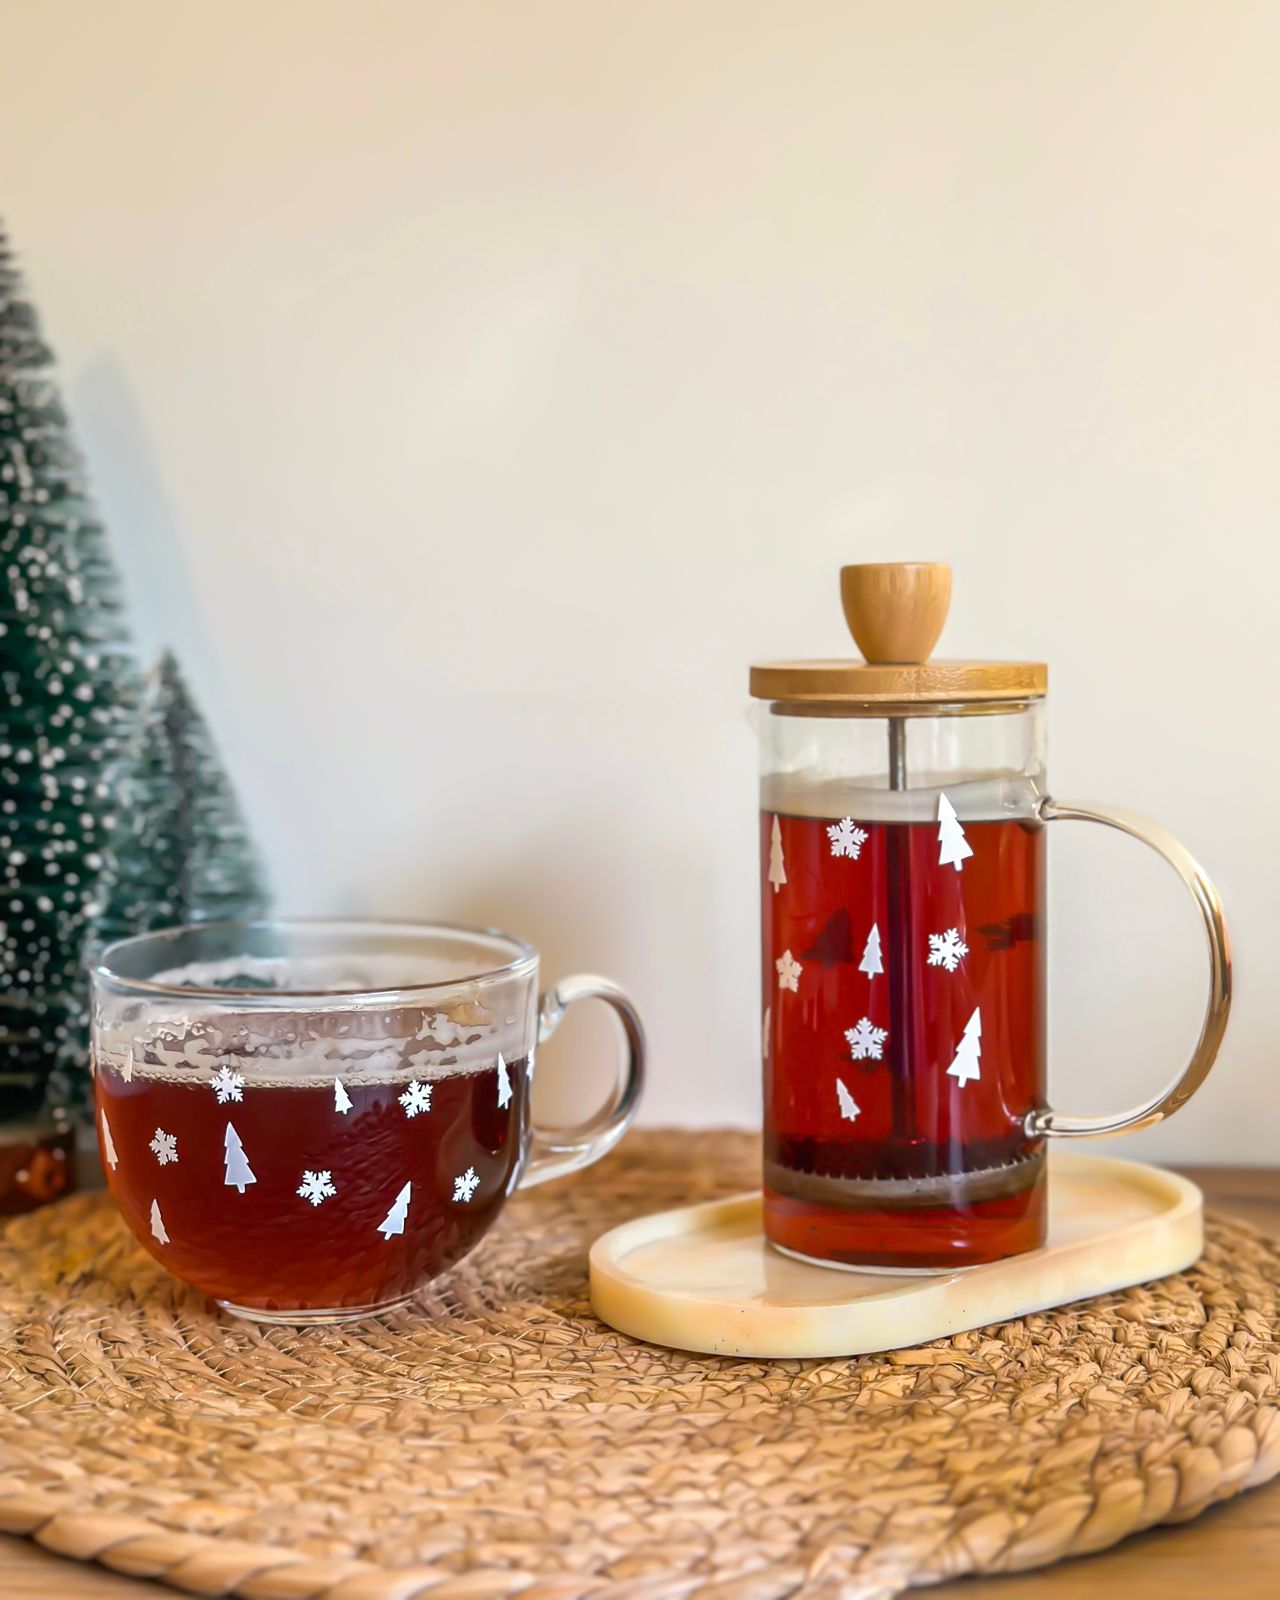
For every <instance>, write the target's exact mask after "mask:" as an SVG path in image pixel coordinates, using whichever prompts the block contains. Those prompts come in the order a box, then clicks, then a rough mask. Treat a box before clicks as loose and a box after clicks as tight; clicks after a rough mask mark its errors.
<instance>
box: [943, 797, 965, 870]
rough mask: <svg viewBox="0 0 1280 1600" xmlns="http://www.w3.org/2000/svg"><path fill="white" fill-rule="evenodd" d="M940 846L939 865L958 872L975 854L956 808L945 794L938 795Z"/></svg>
mask: <svg viewBox="0 0 1280 1600" xmlns="http://www.w3.org/2000/svg"><path fill="white" fill-rule="evenodd" d="M938 846H939V848H938V865H939V866H940V867H954V868H955V869H956V871H957V872H959V871H960V868H961V866H962V865H963V863H964V862H965V861H966V860H967V859H968V857H969V856H971V855H972V854H973V846H972V845H971V844H970V843H969V841H968V840H967V839H966V838H965V836H964V829H963V828H962V827H961V826H960V819H959V817H957V816H956V808H955V807H954V806H953V805H952V804H951V802H950V800H948V799H947V797H946V795H945V794H940V795H939V796H938Z"/></svg>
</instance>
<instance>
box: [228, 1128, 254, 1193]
mask: <svg viewBox="0 0 1280 1600" xmlns="http://www.w3.org/2000/svg"><path fill="white" fill-rule="evenodd" d="M222 1148H223V1150H224V1151H225V1152H226V1154H225V1158H224V1160H225V1165H226V1173H225V1176H224V1177H223V1179H222V1181H223V1183H225V1184H228V1185H230V1186H231V1187H232V1188H235V1189H238V1190H239V1191H240V1193H241V1194H243V1193H244V1191H245V1188H246V1187H247V1186H248V1185H249V1184H251V1183H257V1181H258V1180H257V1179H256V1178H255V1177H254V1175H253V1168H252V1167H251V1166H250V1165H249V1162H248V1160H247V1159H246V1157H245V1153H244V1146H243V1145H242V1144H241V1143H240V1135H239V1134H238V1133H237V1132H236V1130H235V1128H234V1127H233V1126H232V1124H231V1123H229V1122H228V1123H227V1131H226V1133H224V1134H223V1136H222Z"/></svg>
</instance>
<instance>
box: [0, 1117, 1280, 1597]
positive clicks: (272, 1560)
mask: <svg viewBox="0 0 1280 1600" xmlns="http://www.w3.org/2000/svg"><path fill="white" fill-rule="evenodd" d="M757 1162H758V1145H757V1142H756V1141H755V1140H753V1139H750V1138H748V1137H747V1136H745V1135H738V1134H717V1135H714V1136H713V1135H707V1134H701V1135H694V1134H671V1133H661V1134H658V1133H648V1134H636V1135H633V1136H632V1137H631V1138H630V1139H629V1140H628V1141H627V1143H626V1145H625V1147H624V1149H623V1150H622V1151H621V1152H620V1153H619V1154H617V1155H615V1156H614V1157H612V1158H611V1159H610V1160H609V1161H608V1162H607V1163H605V1164H604V1165H602V1166H601V1167H598V1168H596V1169H594V1170H593V1171H591V1172H588V1173H584V1174H580V1175H579V1176H577V1177H576V1178H570V1179H568V1180H565V1181H563V1182H561V1183H558V1184H554V1185H551V1186H550V1187H548V1188H546V1189H542V1190H538V1191H536V1192H534V1193H531V1194H529V1195H527V1196H525V1197H522V1198H520V1199H518V1200H517V1201H516V1202H514V1203H513V1204H512V1206H511V1207H510V1208H509V1209H508V1211H507V1213H506V1215H505V1216H504V1218H503V1219H502V1220H501V1222H500V1224H499V1226H498V1228H497V1229H496V1230H495V1232H494V1233H493V1235H491V1237H490V1238H489V1239H488V1240H487V1241H486V1242H485V1244H484V1245H483V1246H482V1247H481V1248H480V1250H479V1251H478V1252H477V1253H476V1255H475V1256H473V1257H472V1258H471V1260H470V1261H468V1262H467V1263H465V1264H464V1265H463V1266H462V1267H461V1268H460V1269H459V1270H457V1271H456V1272H454V1273H453V1274H451V1275H450V1277H449V1278H448V1279H447V1280H444V1281H442V1282H441V1284H440V1285H439V1286H438V1287H437V1288H436V1289H435V1290H434V1292H429V1293H428V1294H427V1295H426V1296H424V1298H423V1300H422V1301H421V1303H420V1305H419V1306H417V1307H415V1308H414V1309H412V1310H410V1311H402V1312H400V1313H397V1314H396V1315H395V1316H393V1317H391V1318H389V1319H388V1320H387V1321H385V1322H381V1323H379V1322H373V1323H368V1324H365V1325H362V1326H359V1327H357V1328H354V1329H352V1328H339V1329H316V1330H309V1331H305V1332H296V1331H291V1330H288V1329H271V1330H262V1331H259V1330H257V1329H255V1328H253V1327H250V1326H248V1325H245V1324H242V1323H236V1322H231V1321H226V1320H222V1319H220V1318H218V1317H217V1316H214V1315H211V1314H210V1313H209V1312H208V1311H207V1310H206V1309H205V1306H204V1304H203V1302H202V1301H201V1300H200V1299H199V1298H198V1297H197V1296H194V1295H190V1294H188V1293H186V1292H185V1291H184V1290H182V1289H181V1288H180V1287H179V1286H178V1285H177V1284H175V1283H173V1282H171V1280H169V1279H168V1278H167V1277H166V1276H165V1275H164V1274H163V1272H162V1271H161V1270H160V1268H159V1267H157V1266H156V1265H154V1264H153V1263H152V1262H151V1260H150V1258H148V1257H146V1256H145V1255H143V1253H142V1252H141V1251H140V1250H138V1249H137V1248H136V1247H135V1246H134V1245H133V1243H132V1242H131V1240H130V1239H129V1237H128V1235H127V1234H126V1233H125V1230H124V1228H123V1226H122V1224H121V1223H120V1222H119V1221H118V1219H117V1217H116V1216H115V1213H114V1211H113V1210H112V1207H111V1203H110V1201H109V1200H107V1199H106V1198H105V1197H103V1196H82V1197H79V1198H76V1199H72V1200H68V1201H65V1202H63V1203H61V1204H60V1205H57V1206H54V1207H52V1208H49V1209H48V1210H46V1211H43V1212H37V1213H35V1214H33V1215H31V1216H29V1217H24V1218H19V1219H17V1220H16V1221H15V1222H12V1223H10V1224H8V1226H7V1227H6V1229H5V1231H4V1233H3V1234H2V1235H0V1240H2V1241H3V1243H2V1247H0V1528H3V1529H7V1530H9V1531H11V1532H17V1533H24V1534H30V1535H32V1536H33V1537H35V1538H36V1539H38V1540H39V1541H40V1542H41V1543H42V1544H43V1545H45V1546H46V1547H48V1548H49V1549H52V1550H57V1551H59V1552H61V1553H63V1554H65V1555H69V1556H74V1557H77V1558H79V1559H81V1560H93V1559H96V1560H99V1561H102V1562H104V1563H106V1564H107V1565H109V1566H111V1567H114V1568H116V1569H118V1570H120V1571H124V1572H129V1573H134V1574H137V1575H139V1576H147V1577H155V1578H161V1579H166V1580H168V1581H169V1582H171V1583H173V1584H175V1585H177V1586H179V1587H181V1588H184V1589H189V1590H195V1591H198V1592H200V1593H204V1594H219V1595H221V1594H228V1595H232V1594H234V1595H241V1596H246V1597H250V1600H319V1597H321V1596H323V1597H324V1600H391V1597H395V1600H409V1597H412V1596H416V1595H419V1594H428V1593H429V1594H430V1595H432V1596H433V1597H434V1600H503V1597H505V1596H507V1595H516V1594H521V1595H523V1596H524V1600H575V1597H577V1596H579V1595H583V1596H585V1595H598V1596H600V1597H601V1600H624V1597H625V1600H659V1597H662V1600H665V1597H668V1596H671V1597H674V1596H682V1597H683V1596H689V1597H696V1600H771V1597H774V1596H783V1595H796V1594H803V1595H805V1596H809V1595H815V1596H818V1595H826V1594H830V1595H832V1596H836V1595H839V1596H841V1597H842V1600H850V1597H852V1596H855V1595H856V1596H867V1597H870V1596H880V1595H891V1594H894V1593H896V1592H898V1591H900V1590H901V1589H902V1588H904V1587H906V1586H908V1585H910V1584H911V1583H924V1582H928V1581H930V1580H936V1579H938V1578H940V1577H945V1576H949V1575H955V1574H959V1573H963V1572H973V1571H982V1572H992V1571H1008V1570H1013V1569H1017V1568H1025V1567H1031V1566H1036V1565H1040V1564H1043V1563H1046V1562H1050V1561H1055V1560H1057V1559H1058V1558H1060V1557H1062V1556H1066V1555H1077V1554H1081V1553H1083V1552H1085V1551H1090V1550H1099V1549H1102V1548H1103V1547H1104V1546H1106V1545H1109V1544H1112V1543H1114V1542H1115V1541H1116V1540H1118V1539H1122V1538H1124V1537H1125V1535H1127V1534H1130V1533H1133V1532H1135V1531H1136V1530H1138V1529H1140V1528H1145V1527H1149V1526H1150V1525H1151V1524H1153V1523H1158V1522H1165V1521H1175V1520H1180V1519H1183V1518H1187V1517H1191V1516H1194V1515H1195V1514H1196V1513H1197V1512H1199V1511H1201V1510H1203V1509H1204V1508H1205V1507H1206V1506H1208V1505H1210V1504H1211V1503H1212V1502H1213V1501H1215V1500H1218V1499H1222V1498H1224V1497H1226V1496H1228V1495H1231V1494H1235V1493H1237V1492H1238V1491H1240V1490H1241V1489H1245V1488H1248V1487H1250V1486H1251V1485H1253V1484H1257V1483H1261V1482H1262V1481H1264V1480H1265V1479H1266V1478H1268V1477H1270V1476H1271V1475H1273V1474H1274V1473H1276V1472H1277V1471H1280V1411H1278V1410H1277V1404H1278V1402H1280V1345H1278V1344H1277V1342H1276V1315H1277V1305H1276V1302H1277V1292H1278V1286H1280V1247H1277V1246H1276V1245H1275V1244H1273V1243H1271V1242H1270V1241H1268V1240H1266V1239H1264V1238H1262V1237H1261V1236H1260V1235H1259V1234H1257V1233H1255V1232H1254V1231H1252V1230H1251V1229H1249V1228H1247V1227H1245V1226H1243V1225H1240V1224H1237V1223H1234V1222H1229V1221H1223V1220H1221V1219H1219V1220H1211V1221H1210V1223H1209V1228H1208V1238H1209V1243H1208V1247H1207V1250H1206V1253H1205V1256H1204V1259H1203V1260H1202V1261H1201V1262H1200V1264H1199V1265H1198V1266H1196V1267H1195V1268H1193V1269H1192V1270H1191V1271H1189V1272H1186V1273H1183V1274H1179V1275H1178V1276H1176V1277H1173V1278H1169V1279H1165V1280H1164V1281H1162V1282H1160V1283H1156V1284H1152V1285H1150V1286H1149V1287H1147V1288H1141V1289H1132V1290H1129V1291H1127V1292H1125V1293H1122V1294H1113V1295H1107V1296H1104V1297H1102V1298H1100V1299H1097V1300H1093V1301H1089V1302H1086V1303H1083V1304H1081V1305H1078V1306H1074V1307H1070V1308H1068V1309H1065V1310H1060V1311H1056V1312H1050V1313H1046V1314H1044V1315H1040V1316H1032V1317H1027V1318H1025V1319H1023V1320H1021V1321H1018V1322H1011V1323H1005V1324H1002V1325H1000V1326H997V1327H993V1328H988V1329H985V1330H981V1331H979V1332H975V1333H967V1334H962V1335H959V1336H958V1337H956V1338H953V1339H949V1340H946V1341H943V1342H940V1343H938V1344H935V1345H931V1346H928V1347H926V1348H923V1349H917V1350H909V1351H904V1352H901V1353H899V1354H896V1355H889V1356H884V1357H863V1358H860V1359H857V1360H834V1361H806V1362H801V1361H788V1362H772V1363H766V1362H751V1361H735V1360H723V1359H716V1358H712V1357H699V1356H688V1355H680V1354H675V1353H672V1352H670V1351H667V1350H662V1349H658V1348H655V1347H652V1346H647V1345H641V1344H635V1343H632V1342H630V1341H628V1340H627V1339H625V1338H623V1337H622V1336H621V1335H619V1334H616V1333H614V1332H612V1331H611V1330H610V1329H608V1328H605V1327H603V1326H602V1325H601V1324H600V1323H598V1322H597V1321H596V1320H595V1319H594V1318H593V1317H592V1315H591V1313H590V1310H589V1308H588V1306H587V1301H586V1284H587V1279H586V1251H587V1246H588V1245H589V1243H590V1242H591V1240H592V1239H593V1238H594V1237H595V1236H596V1234H598V1233H599V1232H600V1231H601V1230H602V1229H604V1228H606V1227H610V1226H612V1225H613V1224H615V1223H617V1222H620V1221H622V1220H624V1219H625V1218H627V1217H631V1216H635V1215H638V1214H639V1213H641V1212H643V1211H647V1210H653V1209H655V1208H657V1207H661V1206H668V1205H673V1204H678V1203H682V1202H685V1201H688V1200H691V1199H704V1198H710V1197H712V1196H713V1195H716V1194H721V1193H729V1192H732V1191H733V1190H735V1189H740V1188H743V1187H746V1186H749V1185H750V1183H751V1181H752V1179H753V1176H754V1173H755V1171H756V1165H757ZM703 1173H713V1174H714V1177H711V1178H707V1177H701V1176H697V1175H698V1174H703Z"/></svg>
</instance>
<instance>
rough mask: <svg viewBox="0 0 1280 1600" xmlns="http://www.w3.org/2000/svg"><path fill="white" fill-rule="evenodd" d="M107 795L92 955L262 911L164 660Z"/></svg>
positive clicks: (201, 743) (224, 803) (242, 841)
mask: <svg viewBox="0 0 1280 1600" xmlns="http://www.w3.org/2000/svg"><path fill="white" fill-rule="evenodd" d="M116 789H117V794H118V799H119V805H120V813H121V815H120V820H119V821H118V822H117V824H116V827H115V829H114V831H113V833H112V843H111V849H110V852H109V854H108V857H107V860H106V864H105V867H104V871H103V874H102V880H101V883H102V887H101V894H100V897H99V904H98V906H97V907H96V910H95V915H94V919H93V944H94V945H95V947H100V946H101V945H103V944H108V943H110V942H111V940H113V939H119V938H123V937H125V936H126V935H127V934H131V933H144V932H147V931H149V930H151V929H153V928H165V927H172V926H173V925H174V924H175V923H179V922H205V921H218V920H220V919H222V918H228V917H255V916H260V915H261V914H262V913H263V912H264V911H265V909H266V904H267V895H266V892H265V890H264V888H263V882H262V876H261V871H260V868H259V865H258V859H257V856H256V854H255V852H254V849H253V845H252V843H251V842H250V838H249V832H248V829H247V827H246V826H245V821H244V817H243V815H242V814H241V811H240V807H239V804H238V802H237V800H236V795H235V791H234V790H233V789H232V787H231V784H230V782H229V780H228V778H227V776H226V774H225V773H224V771H223V769H222V766H221V763H220V762H219V760H218V754H217V750H216V749H215V747H214V743H213V740H212V738H211V737H210V734H209V730H208V727H207V726H206V724H205V720H204V718H203V717H202V716H201V715H200V712H199V711H198V710H197V709H196V706H195V704H194V702H193V701H192V699H191V696H190V694H189V693H188V691H187V686H186V684H185V683H184V682H183V678H182V674H181V672H180V671H179V670H178V663H177V662H176V661H175V660H174V658H173V656H172V655H171V654H169V653H168V652H167V651H166V653H165V654H164V655H163V656H162V657H161V659H160V664H159V666H158V667H157V668H156V670H155V672H154V673H153V674H152V677H151V680H150V682H149V684H148V686H147V692H146V695H145V697H144V700H143V704H142V708H141V712H140V715H139V718H138V725H137V730H136V732H135V735H134V738H133V740H132V741H131V743H130V745H129V748H128V750H127V752H126V756H125V759H124V761H123V762H122V763H121V766H120V769H119V773H118V777H117V780H116Z"/></svg>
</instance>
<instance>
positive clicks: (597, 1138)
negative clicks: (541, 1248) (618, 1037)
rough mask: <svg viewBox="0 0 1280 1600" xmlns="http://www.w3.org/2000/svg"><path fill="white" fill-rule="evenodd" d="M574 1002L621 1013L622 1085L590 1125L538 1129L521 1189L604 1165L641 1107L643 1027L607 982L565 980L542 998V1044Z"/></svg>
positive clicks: (584, 978)
mask: <svg viewBox="0 0 1280 1600" xmlns="http://www.w3.org/2000/svg"><path fill="white" fill-rule="evenodd" d="M575 1000H603V1001H604V1002H605V1004H606V1005H610V1006H612V1007H613V1009H614V1010H615V1011H616V1012H617V1014H618V1021H619V1022H621V1024H622V1032H623V1035H624V1044H623V1051H622V1054H621V1056H620V1057H619V1060H618V1081H617V1083H616V1085H615V1086H614V1091H613V1095H612V1097H611V1098H610V1100H609V1103H608V1104H607V1105H605V1106H603V1107H602V1108H601V1109H600V1110H599V1111H597V1112H596V1114H595V1116H594V1117H592V1118H591V1119H590V1121H588V1122H584V1123H581V1124H580V1125H579V1126H578V1127H576V1128H539V1127H538V1126H536V1124H535V1126H534V1128H533V1130H532V1133H531V1135H530V1140H529V1159H528V1161H527V1162H526V1164H525V1169H524V1173H523V1176H522V1177H521V1179H520V1184H521V1187H522V1188H526V1189H528V1188H532V1187H533V1185H534V1184H535V1183H546V1181H547V1180H548V1178H560V1177H563V1176H564V1174H565V1173H566V1172H577V1170H578V1169H579V1167H589V1166H590V1165H591V1163H592V1162H593V1161H599V1159H600V1157H601V1156H603V1155H607V1154H608V1152H609V1151H610V1150H612V1149H613V1147H614V1145H615V1144H617V1142H618V1140H619V1139H621V1137H622V1135H623V1134H624V1133H625V1132H626V1131H627V1129H628V1127H629V1126H630V1124H631V1119H632V1117H634V1116H635V1114H636V1107H637V1106H638V1105H639V1103H640V1091H641V1089H642V1088H643V1087H644V1062H645V1044H644V1028H643V1027H642V1026H641V1022H640V1015H639V1013H638V1012H637V1010H636V1008H635V1006H633V1005H632V1003H631V1001H630V999H629V998H628V997H627V996H626V995H625V994H624V993H623V991H622V990H621V989H620V988H619V987H618V985H617V984H616V983H611V982H610V981H609V979H608V978H596V977H592V976H590V975H585V974H584V975H579V976H578V977H573V978H562V979H561V980H560V982H559V983H558V984H556V986H555V988H554V989H552V990H551V991H550V993H549V994H545V995H543V996H542V999H541V1001H540V1002H539V1007H538V1043H539V1044H545V1043H546V1041H547V1040H548V1039H549V1038H550V1037H551V1035H552V1034H553V1033H554V1032H555V1031H556V1029H557V1028H558V1027H559V1026H560V1023H561V1021H562V1020H563V1018H564V1014H565V1012H566V1011H567V1010H568V1009H569V1007H570V1006H571V1005H572V1004H573V1003H574V1001H575Z"/></svg>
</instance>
